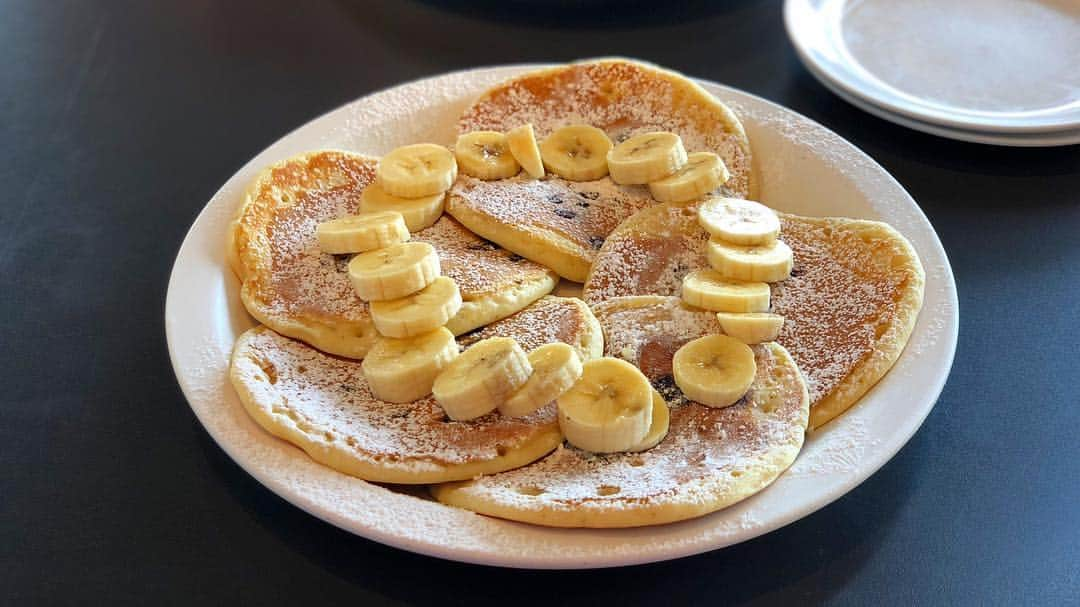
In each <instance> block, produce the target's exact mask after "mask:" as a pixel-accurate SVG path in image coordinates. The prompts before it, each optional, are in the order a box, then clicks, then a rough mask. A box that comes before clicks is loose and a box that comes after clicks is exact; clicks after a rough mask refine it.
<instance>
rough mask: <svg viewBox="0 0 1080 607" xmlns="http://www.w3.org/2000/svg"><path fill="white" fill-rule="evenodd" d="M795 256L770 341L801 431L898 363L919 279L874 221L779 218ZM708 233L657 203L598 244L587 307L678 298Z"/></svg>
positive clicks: (908, 249) (915, 266)
mask: <svg viewBox="0 0 1080 607" xmlns="http://www.w3.org/2000/svg"><path fill="white" fill-rule="evenodd" d="M780 222H781V231H780V239H781V240H783V241H784V242H786V243H787V244H788V245H789V246H790V247H791V248H792V250H793V252H794V254H795V265H794V268H793V270H792V274H791V278H789V279H788V280H786V281H784V282H781V283H776V284H773V285H772V311H773V312H775V313H777V314H781V315H783V316H784V327H783V329H782V330H781V332H780V337H779V339H778V340H777V341H778V342H779V343H780V344H781V345H783V346H784V347H785V348H787V350H788V351H789V352H790V353H791V355H792V357H793V358H794V359H795V362H796V363H798V365H799V368H800V369H801V370H802V372H803V374H804V375H805V376H806V380H807V385H808V387H809V391H810V401H811V409H810V428H811V429H813V428H818V427H820V426H821V425H822V424H824V423H826V422H828V421H829V420H831V419H833V418H834V417H836V416H837V415H839V414H841V413H843V412H844V411H846V410H847V409H848V408H849V407H851V406H852V405H853V404H855V402H856V401H858V400H859V398H861V397H862V395H863V394H865V393H866V391H867V390H869V389H870V388H871V387H872V386H873V385H874V384H875V383H877V381H878V380H879V379H881V377H882V376H884V375H885V373H886V372H888V370H889V369H890V368H891V367H892V365H893V363H895V362H896V359H897V358H899V357H900V353H901V351H902V350H903V349H904V344H906V343H907V340H908V337H909V336H910V335H911V331H912V329H914V327H915V320H916V318H917V317H918V314H919V309H920V308H921V307H922V299H923V286H924V282H925V278H924V275H923V268H922V264H921V263H920V262H919V258H918V256H917V255H916V253H915V249H914V248H912V246H911V244H910V243H909V242H908V241H907V240H906V239H905V238H904V237H903V236H902V235H901V234H900V233H899V232H897V231H896V230H894V229H893V228H891V227H890V226H888V225H887V224H884V223H881V222H877V221H865V220H858V219H844V218H811V217H800V216H797V215H786V214H780ZM708 238H709V235H708V233H707V232H706V231H705V230H704V228H702V227H701V226H700V225H699V224H698V221H697V208H696V205H694V204H681V205H680V204H668V205H658V206H655V207H652V208H650V209H647V210H645V211H642V212H641V213H639V214H637V215H635V216H634V217H632V218H630V219H628V220H627V221H626V222H624V223H623V224H622V225H620V226H619V228H618V229H617V230H616V231H615V232H614V233H613V234H612V235H611V237H609V238H608V240H607V242H606V243H605V245H604V247H603V249H601V251H600V255H599V256H598V258H597V261H596V264H595V266H594V267H593V270H592V272H591V273H590V275H589V278H588V280H587V281H586V282H585V287H584V293H583V297H584V298H585V300H586V301H587V302H589V303H590V304H591V305H595V304H597V303H600V302H603V301H606V300H609V299H612V298H616V297H623V296H631V295H647V294H655V295H675V296H679V295H681V288H682V279H683V276H685V275H686V274H687V273H689V272H692V271H693V270H697V269H699V268H704V267H708V262H707V261H706V259H705V243H706V242H707V241H708Z"/></svg>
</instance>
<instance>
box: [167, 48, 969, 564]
mask: <svg viewBox="0 0 1080 607" xmlns="http://www.w3.org/2000/svg"><path fill="white" fill-rule="evenodd" d="M545 65H551V64H536V63H521V64H504V65H494V66H486V67H478V68H470V69H463V70H455V71H451V72H446V73H440V74H435V75H432V76H428V77H425V78H419V79H416V80H412V81H409V82H403V83H398V84H396V85H393V86H390V87H387V88H384V89H381V90H379V91H374V92H372V93H370V94H368V95H364V96H362V97H359V98H357V99H353V100H351V101H349V102H347V103H345V104H342V105H340V106H338V107H336V108H333V109H331V110H329V111H327V112H325V113H323V114H320V115H319V116H317V117H315V118H313V119H311V120H309V121H307V122H305V123H304V124H302V125H300V126H298V127H297V128H295V129H292V130H291V131H289V132H288V133H286V134H285V135H283V136H282V137H280V138H278V139H276V140H275V141H274V142H272V143H270V144H269V145H268V146H266V147H265V148H263V149H262V150H261V151H259V152H258V153H257V154H255V155H254V156H252V158H251V159H249V160H248V161H247V162H246V163H244V164H243V165H242V166H241V167H240V168H239V169H237V170H236V171H235V172H234V173H233V174H232V175H231V176H230V177H229V179H228V180H226V182H225V183H224V184H222V186H221V187H220V188H218V190H216V191H215V192H214V194H213V195H212V196H211V198H210V199H209V201H208V202H207V204H206V205H204V207H203V208H202V210H201V211H200V212H199V214H198V215H197V217H196V218H195V220H194V221H193V222H192V224H191V226H190V227H189V229H188V231H187V233H186V234H185V236H184V239H183V241H182V243H181V245H180V247H179V249H178V251H177V255H176V258H175V259H174V262H173V265H172V269H171V271H170V275H169V283H168V287H167V291H166V300H165V333H166V342H167V347H168V350H169V358H170V362H171V364H172V366H173V371H174V374H175V375H176V378H177V383H178V384H179V386H180V388H181V391H182V392H183V394H184V397H185V399H186V400H187V401H188V406H189V407H190V408H191V409H192V411H193V412H194V413H195V415H196V417H197V418H198V419H199V422H200V424H201V425H202V427H203V428H204V429H205V430H206V431H207V433H208V434H209V435H210V436H211V438H213V439H214V442H215V443H216V444H217V445H218V446H219V447H220V448H221V449H222V450H223V451H224V452H225V453H226V454H227V455H228V456H229V457H230V459H232V460H233V461H234V462H235V463H236V464H237V465H238V466H240V467H241V468H242V469H243V470H244V471H245V472H247V473H248V474H250V475H251V476H252V477H253V478H255V479H256V480H257V481H258V482H259V483H260V484H262V485H263V486H264V487H266V488H267V489H269V490H270V491H272V492H273V493H274V494H276V495H277V496H279V497H281V498H282V499H284V500H286V501H287V502H289V503H291V504H292V505H294V506H296V507H298V508H300V509H301V510H303V511H305V512H307V513H308V514H311V515H312V516H315V517H316V518H319V519H321V520H323V521H326V522H328V523H330V524H332V525H335V526H336V527H339V528H341V529H343V530H346V531H348V532H350V533H353V534H355V535H359V536H361V537H365V538H367V539H370V540H373V541H376V542H379V543H382V544H385V545H388V546H392V547H395V548H399V549H403V550H408V551H410V552H415V553H420V554H425V555H429V556H434V557H438V558H443V559H447V560H453V561H458V562H466V563H473V564H483V565H493V566H500V567H511V568H531V569H583V568H602V567H616V566H625V565H634V564H641V563H649V562H658V561H665V560H671V559H675V558H681V557H685V556H691V555H695V554H700V553H703V552H708V551H711V550H715V549H719V548H722V547H726V546H729V545H734V544H737V543H741V542H743V541H746V540H748V539H751V538H753V537H759V536H761V535H764V534H766V533H770V532H772V531H775V530H776V529H779V528H780V527H783V526H785V525H788V524H790V523H791V522H794V521H796V520H799V519H801V518H803V517H805V516H807V515H808V514H810V513H812V512H815V511H817V510H820V509H822V508H824V507H826V506H827V505H829V504H831V503H832V502H834V501H835V500H837V499H839V498H840V497H842V496H843V495H845V494H847V493H848V492H850V491H851V490H852V489H854V488H855V487H857V486H858V485H860V484H861V483H862V482H864V481H865V480H866V479H868V478H869V477H870V476H872V475H873V474H875V473H876V472H877V471H878V470H879V469H880V468H881V467H882V466H883V465H885V464H886V463H888V462H889V461H891V460H892V458H893V457H894V456H895V455H896V453H898V452H899V450H900V449H902V448H903V447H904V445H906V444H907V443H908V442H909V441H910V439H911V437H912V436H914V434H915V432H917V431H918V429H919V428H920V427H921V426H922V423H923V422H924V421H925V419H926V417H927V416H928V415H929V413H930V411H931V410H932V409H933V407H934V406H935V404H936V403H937V400H938V398H939V397H940V395H941V392H942V390H943V388H944V386H945V384H946V382H947V380H948V378H949V376H950V372H951V368H952V363H953V361H954V359H955V353H956V345H957V338H958V332H959V306H958V299H957V291H956V284H955V279H954V276H953V273H952V268H951V264H950V262H949V260H948V256H947V254H946V252H945V250H944V247H943V246H942V244H941V240H940V238H939V237H938V235H937V232H936V230H934V229H933V226H932V224H930V222H929V219H928V218H927V217H926V215H925V213H923V211H922V209H921V207H919V205H918V203H917V202H915V200H914V199H913V198H912V197H911V195H910V193H908V192H907V190H906V189H904V188H903V186H902V185H900V184H899V183H898V182H897V181H896V179H895V178H894V177H893V176H892V175H891V174H890V173H889V172H888V171H886V170H885V169H884V168H883V167H881V166H880V165H879V164H878V163H877V162H876V161H874V160H873V159H872V158H870V157H869V156H868V155H867V154H866V153H865V152H863V151H862V150H860V149H858V148H857V147H856V146H854V144H851V143H850V142H848V141H847V140H846V139H843V138H842V137H840V136H839V135H836V134H835V133H833V132H832V131H831V130H830V129H828V128H827V127H825V126H823V125H821V124H819V123H817V122H816V121H813V120H811V119H809V118H807V117H805V116H803V115H802V114H799V113H798V112H795V111H794V110H791V109H788V108H786V107H784V106H781V105H779V104H776V103H773V102H771V101H768V100H766V99H763V98H761V97H759V96H757V95H753V94H751V93H747V92H745V91H742V90H740V89H737V88H734V87H730V86H726V85H722V84H719V83H716V82H712V81H709V80H703V79H696V78H695V79H694V80H695V81H696V82H698V83H699V84H702V85H704V86H706V87H707V88H709V87H713V88H714V89H716V90H722V91H729V92H732V93H734V94H736V95H742V96H745V97H748V98H751V99H752V100H754V101H755V102H756V103H760V104H763V105H764V106H765V107H767V108H768V109H769V110H770V111H773V112H780V113H782V114H791V115H794V116H797V117H798V118H799V119H801V120H805V121H807V122H808V123H809V124H811V125H813V127H814V128H818V129H821V130H823V131H825V132H827V133H828V134H829V135H830V136H833V137H835V138H836V139H837V140H838V141H840V142H843V144H845V145H847V146H849V147H850V148H851V149H850V151H851V152H852V153H854V154H856V155H857V156H858V157H859V158H860V160H861V161H864V162H867V163H869V166H871V167H872V168H874V169H876V172H877V173H879V175H880V176H883V177H884V178H885V180H887V181H888V182H889V183H890V184H891V185H892V186H894V187H895V188H898V189H899V191H900V192H902V193H903V194H904V195H905V196H906V198H907V200H908V201H910V203H911V205H912V209H911V210H912V211H913V212H914V214H915V216H916V217H915V219H917V220H919V221H921V222H922V223H924V224H925V227H926V228H927V229H928V234H929V236H930V237H931V242H930V245H931V246H932V247H933V249H934V252H935V253H936V254H938V256H939V257H940V259H941V260H942V261H943V265H942V266H941V267H940V271H941V275H940V279H941V282H942V284H941V287H942V294H943V296H944V298H945V299H944V304H945V307H946V308H947V309H948V311H949V312H950V314H949V315H948V317H947V318H946V319H945V321H946V322H945V329H946V330H945V331H944V332H942V333H941V334H940V339H939V342H940V343H942V344H944V349H943V352H944V359H942V361H941V362H942V363H943V364H941V365H939V367H938V369H937V372H936V374H935V375H934V377H933V381H932V382H929V390H927V392H926V394H927V395H928V398H927V402H928V403H929V404H928V405H927V406H925V407H924V409H923V410H922V411H921V412H920V414H919V415H918V416H917V418H915V417H911V418H908V419H906V420H905V422H906V423H907V424H908V427H907V428H906V429H905V431H904V432H902V433H901V434H894V435H892V436H890V437H889V438H890V446H889V448H887V449H885V450H881V451H878V452H875V461H874V463H873V464H872V465H871V466H869V467H865V468H861V469H860V470H859V471H858V473H857V474H851V475H849V477H848V478H846V479H845V480H844V482H842V483H840V484H838V485H836V487H835V488H834V489H833V490H832V491H831V492H830V493H828V494H826V495H824V496H818V497H817V499H812V500H806V501H804V502H803V503H802V504H801V505H800V507H798V508H793V509H791V510H790V511H788V512H787V513H786V514H785V515H784V516H778V517H772V518H771V519H769V520H768V521H767V522H764V523H763V524H761V525H760V526H758V527H756V528H755V529H754V532H753V533H751V534H749V535H746V536H745V537H739V538H738V539H735V540H733V541H728V542H719V543H714V544H707V545H699V544H688V546H689V548H687V547H686V546H687V545H680V547H678V548H676V549H667V550H656V551H654V552H649V553H646V554H638V553H632V554H631V553H627V554H624V555H622V556H617V557H614V558H609V559H607V560H602V561H584V562H566V561H565V560H561V559H559V558H551V557H547V558H544V557H528V556H522V555H520V554H515V555H513V556H512V557H509V558H506V557H500V556H497V555H496V556H493V555H492V554H490V553H488V552H485V551H481V550H477V549H475V548H464V549H462V548H454V547H450V546H446V545H444V544H440V543H437V542H427V543H421V542H417V541H415V540H411V539H410V538H402V537H400V536H399V535H396V534H393V533H390V532H387V531H385V530H383V529H379V528H378V527H374V526H363V525H358V521H357V520H355V519H351V518H347V517H344V516H341V515H339V514H337V513H335V512H331V511H327V510H325V509H319V508H318V507H316V506H315V505H313V504H312V503H310V502H309V501H308V500H307V499H306V498H305V496H302V495H295V494H293V493H292V492H291V491H289V490H288V488H287V487H285V486H284V485H283V484H282V483H281V482H279V480H278V479H275V478H272V477H271V476H269V475H266V474H263V473H262V471H260V470H258V469H257V467H256V466H254V465H251V464H250V463H249V462H246V461H243V458H242V457H240V456H239V455H238V454H237V452H236V450H235V448H234V446H233V445H231V444H230V443H229V442H228V441H226V440H224V439H223V437H221V436H219V435H218V434H217V432H215V430H214V429H213V427H212V424H208V423H207V421H206V420H205V419H203V415H202V413H201V412H200V410H199V409H198V408H196V407H195V405H194V399H196V398H198V395H196V394H194V389H193V388H192V386H191V385H189V379H190V378H187V377H186V376H185V374H184V373H183V369H182V365H181V361H180V360H179V353H178V351H177V349H176V343H177V338H176V335H175V332H176V331H177V330H178V329H179V327H177V326H175V324H174V323H173V322H172V320H171V318H170V317H171V314H170V311H171V310H173V309H175V307H176V306H177V305H179V304H177V303H176V297H177V296H178V295H177V291H176V290H175V289H174V285H176V284H178V282H179V280H180V274H181V272H182V270H183V267H182V263H181V262H182V261H183V260H185V259H186V258H187V257H188V256H189V255H191V254H192V252H191V251H190V249H191V248H192V247H194V246H195V239H196V236H195V234H196V231H197V229H198V228H199V227H200V224H201V223H204V222H207V221H210V219H208V217H209V215H210V212H211V203H212V202H213V201H214V200H215V199H216V198H217V197H218V196H219V195H221V194H222V193H223V191H225V190H226V189H227V188H228V187H229V184H230V183H231V182H232V181H233V180H234V179H236V178H237V177H238V176H239V175H240V174H241V173H243V172H245V171H246V170H247V169H248V168H249V167H250V166H251V165H252V164H253V163H254V162H255V160H257V159H258V158H260V157H261V156H263V155H264V154H265V153H267V152H268V151H270V150H271V148H273V147H274V146H276V145H278V144H279V143H281V142H283V141H284V140H286V139H289V138H291V137H292V136H294V135H295V134H296V133H297V132H298V131H301V130H303V129H305V128H307V127H309V126H311V125H312V124H313V123H316V122H319V121H321V120H323V119H325V118H327V117H328V116H330V115H331V114H335V113H337V112H340V111H342V110H343V109H345V108H348V107H350V106H352V105H353V104H357V103H359V102H361V101H363V100H366V99H369V98H372V97H374V96H376V95H380V94H384V93H388V92H390V91H394V90H396V89H399V88H402V87H407V86H410V85H418V84H422V83H425V82H429V81H435V80H438V79H453V78H462V77H467V75H469V74H473V73H477V74H482V73H485V72H496V71H500V70H502V71H507V73H508V74H510V73H513V72H514V71H517V72H521V71H525V70H527V69H531V68H537V67H542V66H545ZM221 271H222V273H224V274H226V275H228V274H229V269H228V268H227V267H222V268H221ZM905 352H906V350H905ZM902 356H903V355H902ZM302 457H306V456H305V455H302ZM477 516H480V515H477ZM360 527H362V532H361V531H360V530H358V528H360ZM529 527H532V526H529ZM539 529H541V530H546V528H539ZM640 529H649V528H639V530H640ZM626 531H633V530H626Z"/></svg>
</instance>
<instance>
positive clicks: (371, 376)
mask: <svg viewBox="0 0 1080 607" xmlns="http://www.w3.org/2000/svg"><path fill="white" fill-rule="evenodd" d="M457 355H458V345H457V342H455V341H454V334H453V333H451V332H450V331H448V330H447V329H446V328H445V327H439V328H438V329H435V330H434V331H430V332H428V333H423V334H421V335H417V336H416V337H410V338H408V339H394V338H391V337H378V338H376V339H375V343H374V344H373V345H372V346H371V350H369V351H368V353H367V356H365V357H364V362H363V363H361V364H360V368H361V369H362V370H363V371H364V378H365V379H366V380H367V383H368V386H369V387H370V388H371V393H372V394H374V395H375V398H377V399H379V400H384V401H387V402H391V403H411V402H412V401H414V400H418V399H420V398H423V397H425V396H427V395H428V394H431V386H432V384H434V383H435V377H436V376H438V375H439V373H440V372H442V370H443V369H445V368H446V366H447V365H449V364H450V361H452V360H454V359H455V358H457Z"/></svg>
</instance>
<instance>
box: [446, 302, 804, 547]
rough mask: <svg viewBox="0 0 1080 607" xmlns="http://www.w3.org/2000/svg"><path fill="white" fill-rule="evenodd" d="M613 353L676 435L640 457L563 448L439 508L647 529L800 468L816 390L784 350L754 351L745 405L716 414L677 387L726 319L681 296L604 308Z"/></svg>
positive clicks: (451, 491) (480, 482)
mask: <svg viewBox="0 0 1080 607" xmlns="http://www.w3.org/2000/svg"><path fill="white" fill-rule="evenodd" d="M594 311H595V312H596V315H597V318H598V319H599V321H600V324H601V326H602V327H603V330H604V337H605V344H604V351H605V354H607V355H608V356H617V357H620V358H622V359H624V360H627V361H628V362H631V363H633V364H635V365H637V366H638V367H639V368H640V369H641V370H642V371H643V372H644V373H645V375H646V376H647V377H648V378H649V380H650V381H651V382H652V383H653V386H654V387H656V388H657V390H658V391H659V392H660V393H661V394H662V395H663V396H664V398H665V400H666V401H667V403H668V405H669V407H670V410H671V419H670V428H669V430H668V435H667V437H666V438H665V439H664V440H663V441H661V442H660V444H659V445H657V446H656V447H654V448H652V449H650V450H648V451H645V452H641V453H616V454H607V455H599V454H592V453H588V452H586V451H582V450H580V449H577V448H574V447H571V446H563V447H560V448H559V449H557V450H555V452H554V453H552V454H551V455H548V456H547V457H545V458H544V459H542V460H539V461H537V462H535V463H533V464H530V465H528V466H525V467H524V468H519V469H516V470H511V471H508V472H503V473H500V474H495V475H491V476H485V477H482V478H477V479H473V480H470V481H465V482H459V483H449V484H445V485H439V486H436V487H433V488H432V493H433V494H434V495H435V497H436V499H438V500H439V501H441V502H443V503H446V504H450V505H455V506H460V507H463V508H467V509H469V510H473V511H476V512H479V513H482V514H487V515H490V516H497V517H501V518H507V519H512V520H516V521H523V522H528V523H534V524H538V525H548V526H555V527H637V526H643V525H658V524H662V523H670V522H674V521H679V520H684V519H688V518H693V517H697V516H701V515H704V514H707V513H709V512H713V511H716V510H719V509H721V508H724V507H727V506H729V505H731V504H734V503H735V502H738V501H739V500H742V499H744V498H746V497H748V496H750V495H753V494H754V493H756V492H758V491H760V490H761V489H763V488H764V487H766V486H768V485H769V483H771V482H772V481H774V480H775V479H776V478H777V477H778V476H779V475H780V474H781V473H782V472H783V471H784V470H786V469H787V468H788V466H790V465H791V463H792V462H793V461H795V457H796V456H797V455H798V453H799V451H800V449H801V448H802V444H803V439H804V436H805V432H806V424H807V417H808V414H809V397H808V396H807V392H806V384H805V383H804V381H803V378H802V376H801V375H800V373H799V370H798V368H797V367H796V366H795V363H794V361H793V360H792V359H791V357H790V356H789V355H788V353H787V351H786V350H785V349H784V348H783V347H782V346H780V345H778V344H776V343H767V344H761V345H757V346H753V347H752V348H753V351H754V357H755V363H756V365H757V374H756V376H755V379H754V383H753V384H752V385H751V387H750V390H749V392H747V394H746V396H745V397H743V399H742V400H741V401H739V402H738V403H736V404H735V405H732V406H730V407H727V408H724V409H713V408H710V407H706V406H704V405H701V404H698V403H695V402H690V401H688V400H687V399H686V398H685V397H684V396H683V395H682V393H681V392H680V391H679V389H678V388H677V387H676V386H675V383H674V381H673V379H672V375H671V373H672V371H671V364H672V363H671V360H672V356H673V355H674V353H675V351H676V350H677V349H678V348H679V347H680V346H682V344H684V343H686V342H688V341H690V340H692V339H695V338H697V337H700V336H702V335H708V334H714V333H719V332H720V327H719V324H718V322H717V320H716V316H715V315H714V314H711V313H709V312H705V311H703V310H697V309H694V308H690V307H687V306H685V305H683V304H682V303H681V302H680V301H679V299H678V298H675V297H624V298H618V299H613V300H610V301H607V302H604V303H601V304H599V305H598V306H596V307H595V308H594Z"/></svg>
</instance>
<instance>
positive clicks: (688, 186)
mask: <svg viewBox="0 0 1080 607" xmlns="http://www.w3.org/2000/svg"><path fill="white" fill-rule="evenodd" d="M730 177H731V173H729V172H728V170H727V166H725V165H724V161H723V160H721V159H720V157H719V156H717V155H716V154H713V153H712V152H694V153H693V154H690V155H688V156H687V157H686V165H685V166H683V167H682V168H681V169H679V170H678V171H675V173H674V174H672V175H670V176H668V177H665V178H663V179H661V180H659V181H653V182H650V183H649V192H650V193H651V194H652V197H653V198H655V199H656V200H658V201H660V202H686V201H688V200H695V199H697V198H701V197H702V196H704V195H705V194H708V193H709V192H711V191H713V190H715V189H716V188H718V187H720V186H722V185H724V183H725V182H726V181H727V180H728V179H729V178H730Z"/></svg>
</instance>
